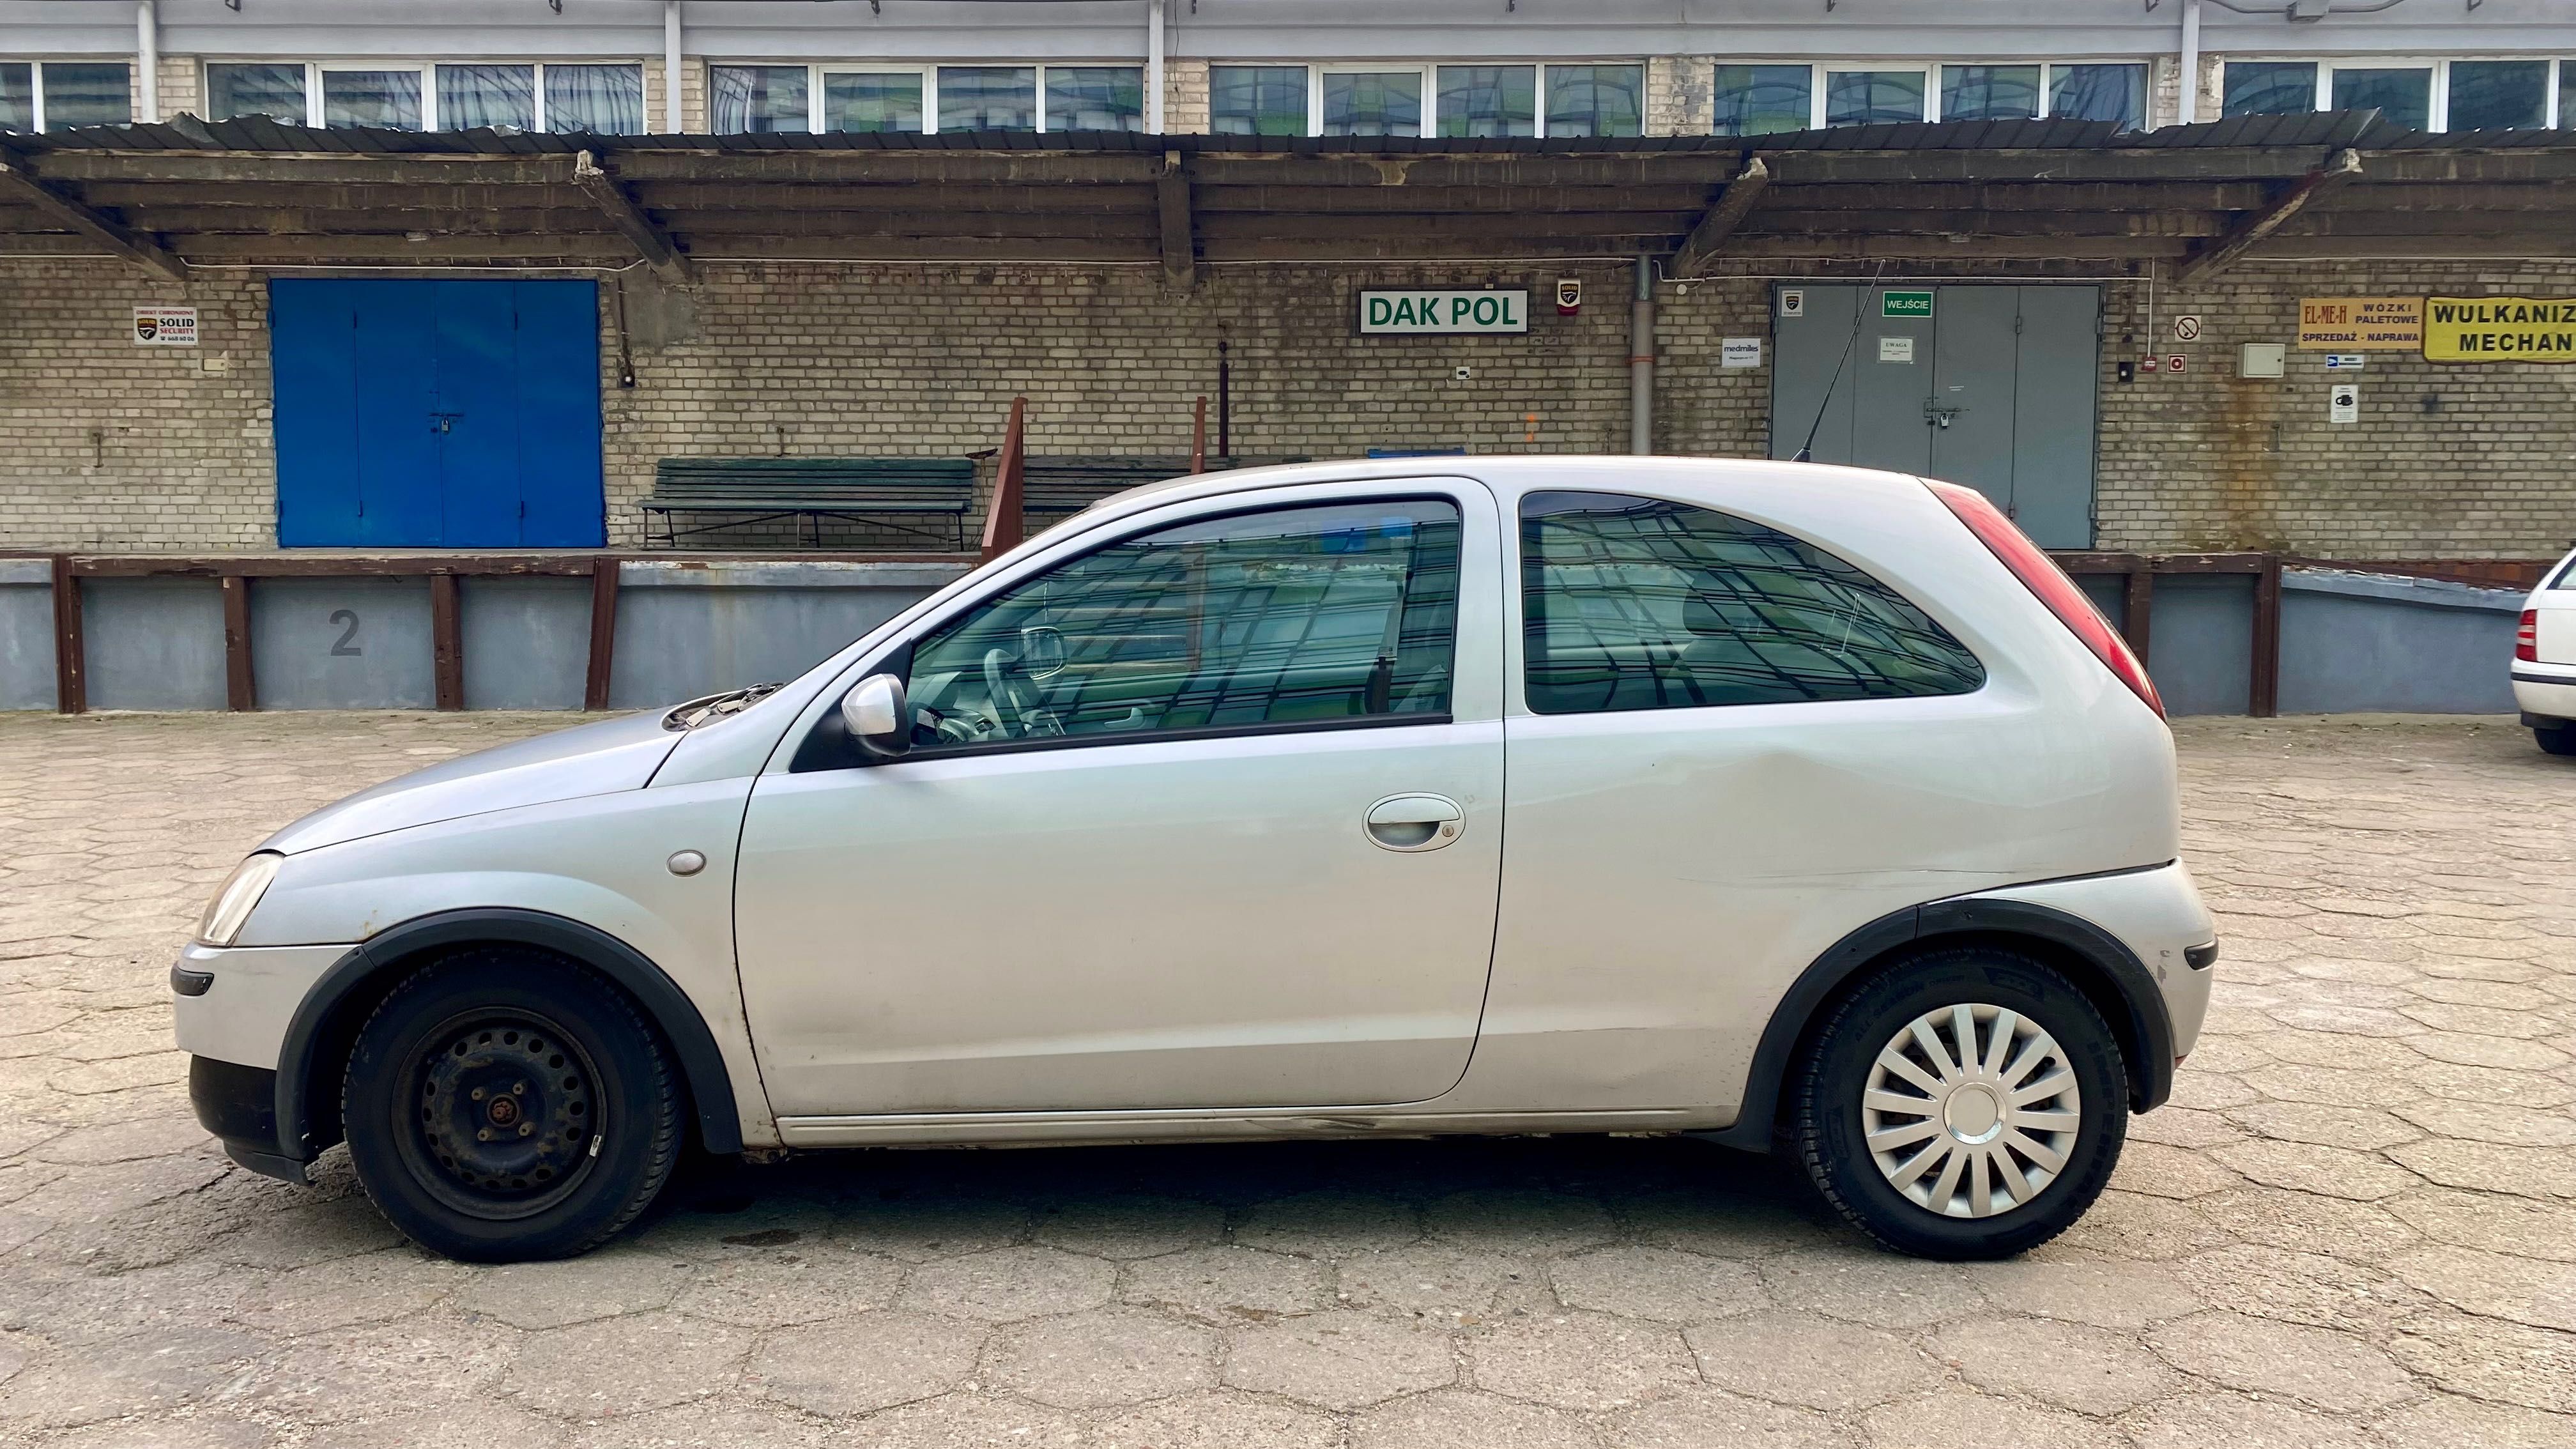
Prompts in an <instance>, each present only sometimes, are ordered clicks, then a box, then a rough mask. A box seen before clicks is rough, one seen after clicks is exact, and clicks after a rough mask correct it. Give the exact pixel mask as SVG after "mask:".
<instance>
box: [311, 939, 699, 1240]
mask: <svg viewBox="0 0 2576 1449" xmlns="http://www.w3.org/2000/svg"><path fill="white" fill-rule="evenodd" d="M341 1120H342V1122H343V1124H344V1130H345V1132H346V1135H347V1137H348V1142H349V1156H350V1159H351V1161H352V1163H353V1164H354V1166H355V1167H356V1168H357V1174H358V1182H359V1185H360V1186H362V1187H364V1188H365V1189H366V1193H367V1196H368V1198H369V1199H371V1200H372V1201H373V1202H374V1203H375V1205H376V1207H377V1209H378V1210H379V1211H381V1212H382V1213H383V1214H384V1215H385V1217H386V1219H387V1220H388V1221H390V1222H391V1223H392V1224H393V1225H394V1226H395V1227H396V1228H397V1229H399V1230H400V1231H401V1232H402V1233H403V1234H404V1235H405V1236H407V1237H409V1238H410V1239H411V1240H412V1241H414V1242H416V1243H419V1244H420V1245H421V1246H423V1247H425V1248H428V1249H430V1250H431V1251H433V1252H438V1253H444V1254H446V1255H447V1256H448V1257H451V1258H458V1259H462V1260H465V1261H467V1262H476V1263H506V1262H520V1261H526V1260H532V1259H542V1258H568V1257H571V1256H573V1255H574V1254H577V1253H581V1252H585V1251H587V1250H588V1249H590V1248H593V1247H596V1246H597V1245H599V1244H600V1243H602V1242H605V1241H607V1240H608V1239H609V1238H610V1237H612V1236H614V1235H615V1234H616V1233H617V1232H618V1231H619V1230H620V1229H622V1228H624V1227H625V1226H626V1225H627V1224H628V1223H631V1222H633V1221H634V1220H635V1218H636V1216H637V1215H638V1214H640V1213H642V1212H643V1211H644V1209H645V1208H646V1207H648V1206H650V1205H651V1203H652V1201H653V1199H654V1197H655V1196H656V1195H657V1194H659V1193H660V1192H661V1190H662V1185H663V1184H664V1182H666V1181H667V1180H668V1179H669V1178H670V1175H671V1169H672V1166H673V1164H674V1162H675V1160H676V1159H677V1157H678V1155H679V1150H680V1145H681V1142H682V1138H683V1121H684V1117H683V1113H682V1110H681V1100H680V1090H679V1087H678V1085H677V1083H676V1081H675V1079H674V1075H673V1072H672V1069H671V1066H670V1058H669V1056H668V1054H667V1053H666V1052H665V1051H664V1049H663V1047H662V1044H661V1042H660V1040H659V1039H658V1037H657V1036H656V1034H655V1032H654V1030H653V1028H652V1026H651V1024H650V1023H649V1022H647V1021H646V1020H645V1019H644V1016H643V1014H642V1012H641V1011H639V1010H638V1009H637V1007H636V1006H635V1003H634V1002H633V1001H631V1000H629V999H628V998H627V997H626V995H625V994H624V993H623V992H621V991H619V990H618V989H617V988H616V987H614V986H612V985H610V984H609V983H608V982H607V981H606V980H605V979H603V978H601V977H600V976H598V975H596V974H594V973H593V972H591V971H589V970H587V969H585V968H583V967H581V966H578V965H575V964H574V963H572V962H570V961H568V960H565V959H564V958H562V957H559V956H554V955H551V954H548V953H545V952H539V951H522V950H511V949H502V948H493V949H482V950H474V951H468V952H463V953H460V954H457V955H454V956H449V957H447V958H445V959H442V960H440V961H438V962H436V963H434V964H432V965H430V966H428V967H426V968H424V969H423V970H421V971H420V972H418V973H417V974H415V975H413V976H412V977H410V978H409V979H407V980H405V981H404V982H403V983H402V984H401V985H400V986H397V987H395V988H394V990H393V992H392V994H391V995H389V996H387V997H386V998H385V999H384V1001H383V1002H381V1003H380V1004H378V1006H377V1007H376V1009H375V1012H374V1014H373V1015H371V1016H370V1017H368V1019H367V1022H366V1024H365V1025H364V1026H363V1027H361V1028H360V1029H359V1032H358V1039H357V1045H356V1049H355V1050H354V1052H353V1053H352V1054H351V1056H350V1060H349V1069H348V1073H347V1075H346V1077H345V1078H344V1079H343V1082H342V1087H341Z"/></svg>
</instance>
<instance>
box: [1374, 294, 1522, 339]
mask: <svg viewBox="0 0 2576 1449" xmlns="http://www.w3.org/2000/svg"><path fill="white" fill-rule="evenodd" d="M1528 330H1529V293H1528V292H1527V291H1525V290H1522V291H1484V290H1477V291H1439V290H1434V289H1428V288H1421V287H1405V288H1400V289H1397V288H1390V289H1387V290H1384V291H1375V290H1364V291H1362V292H1361V293H1360V331H1361V332H1362V333H1364V334H1372V335H1375V334H1389V333H1392V334H1405V333H1413V334H1443V333H1459V332H1527V331H1528Z"/></svg>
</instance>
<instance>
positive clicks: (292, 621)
mask: <svg viewBox="0 0 2576 1449" xmlns="http://www.w3.org/2000/svg"><path fill="white" fill-rule="evenodd" d="M963 572H964V568H963V566H962V565H956V564H940V563H926V562H925V563H841V562H831V561H824V560H780V561H776V562H768V563H716V562H697V561H692V560H687V559H645V560H629V561H627V562H625V563H624V564H623V565H622V567H621V569H620V572H619V575H618V583H619V587H618V607H617V654H616V663H615V667H614V669H613V670H612V671H611V673H610V679H609V702H610V704H611V705H612V707H614V708H617V709H643V708H651V707H653V706H657V705H662V704H667V703H670V702H672V701H675V700H681V699H687V698H690V697H693V696H696V695H702V694H711V693H714V692H715V691H717V690H722V689H730V688H734V687H737V686H740V685H746V684H757V683H760V682H762V681H764V680H772V679H790V678H793V677H795V676H796V675H797V674H799V673H802V672H803V671H804V670H805V669H806V668H808V667H810V666H811V665H813V664H814V663H815V662H817V661H819V660H821V659H823V658H825V657H827V656H829V655H830V654H832V653H833V652H834V651H836V650H838V649H839V648H841V646H843V645H845V644H847V643H849V642H850V641H851V640H853V639H855V638H857V637H859V636H860V635H861V634H864V633H866V632H867V631H868V630H870V629H873V628H875V627H876V626H877V625H878V624H881V623H883V622H885V621H886V620H887V619H889V618H892V617H893V616H894V615H895V614H896V613H898V612H900V611H901V610H903V609H904V608H906V607H908V606H909V605H911V604H912V603H913V602H914V601H916V600H918V599H920V598H921V597H922V596H924V595H925V594H928V593H929V592H931V591H932V590H934V589H937V588H939V587H941V586H942V585H945V584H946V583H948V582H949V581H951V580H953V579H955V578H957V577H958V576H959V575H960V574H961V573H963ZM2081 582H2082V584H2083V585H2084V589H2085V592H2086V593H2087V594H2089V595H2090V596H2092V598H2093V600H2094V602H2095V603H2096V604H2098V605H2100V606H2101V608H2102V610H2103V612H2104V613H2105V614H2107V615H2109V616H2110V617H2112V618H2115V619H2116V618H2118V617H2119V611H2120V584H2119V580H2118V579H2116V578H2111V577H2104V576H2091V577H2087V578H2085V579H2083V580H2081ZM51 585H52V574H51V571H50V568H49V566H48V565H47V564H46V563H45V561H44V560H41V559H32V560H29V559H5V560H0V709H18V710H45V709H52V708H54V706H55V698H54V641H53V595H52V592H51ZM590 597H591V589H590V584H589V581H587V580H584V579H556V578H474V579H465V580H462V581H461V582H460V585H459V589H458V609H459V628H460V632H461V634H462V637H463V643H464V649H465V704H466V707H467V708H469V709H564V710H571V709H578V708H580V707H581V699H582V687H583V682H584V680H585V678H586V677H587V674H588V668H589V657H590ZM2521 605H2522V595H2521V594H2520V593H2518V592H2515V591H2512V590H2507V589H2484V588H2475V587H2472V586H2470V585H2466V584H2454V583H2445V582H2439V581H2433V580H2424V579H2410V578H2399V577H2393V576H2390V575H2384V574H2360V573H2346V572H2341V571H2335V570H2290V571H2287V572H2285V573H2284V574H2283V575H2282V603H2281V692H2280V708H2281V710H2282V712H2283V713H2285V714H2311V713H2323V714H2333V713H2343V712H2349V711H2364V710H2390V711H2418V712H2426V713H2437V714H2457V713H2505V712H2509V711H2511V710H2512V708H2513V698H2512V693H2511V689H2510V687H2509V685H2508V684H2507V682H2506V670H2507V665H2508V662H2509V661H2510V660H2511V658H2512V654H2513V626H2514V618H2515V614H2516V612H2517V611H2518V610H2519V609H2520V608H2521ZM250 608H251V636H252V637H251V646H252V653H251V664H252V672H253V676H254V679H255V681H256V684H257V687H258V695H259V701H260V705H261V707H262V708H265V709H427V708H429V707H430V706H431V704H432V703H433V702H434V688H433V683H432V677H431V675H432V671H431V662H430V635H429V589H428V585H427V583H426V582H425V581H423V580H419V579H312V578H298V579H261V580H257V581H255V582H254V583H253V584H252V586H251V594H250ZM2253 609H2254V589H2253V580H2252V579H2251V578H2250V577H2247V576H2242V575H2227V574H2213V575H2190V574H2181V575H2176V574H2167V575H2162V576H2159V577H2158V578H2157V580H2156V591H2155V614H2154V618H2153V620H2152V621H2151V635H2150V640H2149V659H2148V668H2149V670H2150V672H2152V673H2153V674H2154V676H2155V679H2156V687H2157V689H2158V690H2159V691H2161V692H2162V693H2163V695H2164V697H2165V701H2166V703H2167V705H2168V707H2169V708H2170V709H2171V710H2172V712H2173V713H2175V714H2177V715H2187V714H2243V713H2244V712H2245V706H2246V690H2247V683H2248V680H2249V676H2250V672H2251V669H2252V660H2253V646H2252V629H2253ZM82 616H83V625H84V632H85V634H86V637H87V640H88V645H89V657H88V675H89V690H90V703H91V706H92V707H93V708H96V709H182V710H185V709H222V708H223V707H224V658H223V605H222V598H221V595H220V593H219V591H218V589H217V587H216V585H215V583H214V582H213V581H212V580H209V579H90V580H86V581H84V583H83V585H82Z"/></svg>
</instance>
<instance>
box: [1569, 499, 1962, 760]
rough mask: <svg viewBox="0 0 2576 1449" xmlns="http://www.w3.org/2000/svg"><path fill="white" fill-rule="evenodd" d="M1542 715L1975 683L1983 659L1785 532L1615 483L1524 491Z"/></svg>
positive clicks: (1875, 584) (1880, 693) (1893, 694)
mask: <svg viewBox="0 0 2576 1449" xmlns="http://www.w3.org/2000/svg"><path fill="white" fill-rule="evenodd" d="M1521 600H1522V613H1523V621H1522V622H1523V630H1524V637H1525V641H1526V650H1525V655H1526V658H1525V665H1524V668H1525V671H1526V673H1525V677H1524V687H1525V691H1526V694H1527V697H1528V701H1529V707H1530V709H1531V710H1532V711H1533V712H1535V713H1538V714H1583V713H1595V712H1607V711H1618V710H1640V709H1681V708H1692V707H1699V706H1708V705H1729V704H1786V703H1797V702H1803V701H1813V700H1829V699H1833V700H1841V699H1901V698H1913V697H1921V696H1925V695H1947V694H1968V693H1971V692H1973V691H1975V690H1976V689H1978V688H1980V687H1981V686H1983V685H1984V683H1985V678H1986V672H1985V667H1984V666H1983V665H1982V664H1980V663H1979V662H1978V660H1977V657H1976V655H1975V654H1973V653H1971V652H1969V650H1968V648H1967V646H1966V645H1964V644H1961V643H1960V642H1959V641H1958V640H1957V639H1956V638H1954V637H1953V636H1952V635H1951V634H1950V632H1949V631H1948V630H1946V629H1944V628H1942V627H1941V625H1940V624H1939V623H1938V622H1937V621H1935V620H1934V619H1933V618H1931V616H1929V615H1927V614H1925V613H1924V612H1923V611H1922V610H1921V609H1918V608H1916V607H1915V606H1914V604H1913V603H1912V602H1911V601H1909V600H1908V599H1906V598H1905V597H1904V596H1903V595H1902V594H1899V593H1897V592H1896V591H1895V590H1894V589H1892V588H1889V587H1888V586H1887V585H1886V584H1885V583H1883V582H1881V581H1880V580H1878V579H1876V578H1874V577H1872V576H1871V575H1869V574H1868V573H1866V572H1864V571H1862V570H1860V569H1857V568H1854V567H1853V566H1852V565H1850V564H1848V563H1846V562H1844V561H1843V560H1841V559H1839V558H1836V557H1834V556H1833V555H1832V554H1830V553H1827V552H1825V551H1824V550H1823V549H1820V548H1817V547H1815V546H1814V545H1812V544H1809V543H1806V542H1804V541H1802V540H1799V539H1796V538H1792V537H1790V536H1789V535H1788V534H1785V533H1782V532H1780V531H1778V530H1777V529H1772V528H1766V527H1764V526H1763V525H1761V524H1758V523H1753V522H1750V521H1748V520H1745V519H1741V518H1736V517H1733V516H1731V515H1728V514H1724V513H1718V512H1715V511H1713V510H1711V509H1705V508H1694V507H1691V506H1689V505H1687V504H1680V503H1672V502H1668V501H1665V500H1661V499H1652V498H1637V497H1631V496H1628V495H1625V494H1614V493H1570V492H1569V493H1532V494H1529V495H1527V496H1526V497H1524V498H1523V499H1522V500H1521Z"/></svg>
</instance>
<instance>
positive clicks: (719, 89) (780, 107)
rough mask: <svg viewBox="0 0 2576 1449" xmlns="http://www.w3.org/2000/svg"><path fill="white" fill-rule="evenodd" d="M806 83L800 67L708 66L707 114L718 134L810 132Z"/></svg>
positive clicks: (810, 124)
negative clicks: (808, 130)
mask: <svg viewBox="0 0 2576 1449" xmlns="http://www.w3.org/2000/svg"><path fill="white" fill-rule="evenodd" d="M805 82H806V74H805V67H803V66H801V65H714V66H709V67H707V90H708V97H707V111H708V116H709V119H710V120H711V121H712V122H713V124H714V127H715V132H716V134H717V135H719V136H735V135H741V134H743V133H745V132H752V131H761V132H766V131H803V130H807V129H810V128H811V126H812V125H813V121H812V119H811V118H810V116H809V114H808V112H807V107H806V89H805Z"/></svg>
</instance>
